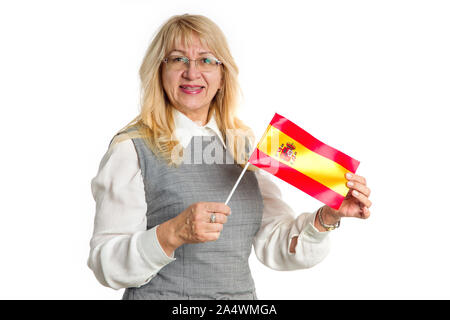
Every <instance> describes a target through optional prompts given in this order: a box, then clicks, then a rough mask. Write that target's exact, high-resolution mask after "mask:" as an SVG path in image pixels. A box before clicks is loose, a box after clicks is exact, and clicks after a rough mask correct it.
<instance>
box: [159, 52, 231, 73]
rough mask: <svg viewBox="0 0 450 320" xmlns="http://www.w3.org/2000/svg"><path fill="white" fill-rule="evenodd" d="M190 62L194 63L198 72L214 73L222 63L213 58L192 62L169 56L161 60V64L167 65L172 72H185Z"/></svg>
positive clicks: (184, 58) (185, 58)
mask: <svg viewBox="0 0 450 320" xmlns="http://www.w3.org/2000/svg"><path fill="white" fill-rule="evenodd" d="M191 61H195V65H196V66H197V68H198V70H199V71H200V72H208V71H214V70H216V68H217V66H219V65H221V64H222V62H220V61H219V60H217V59H216V58H213V57H205V58H201V59H197V60H194V59H189V58H187V57H183V56H170V57H167V58H165V59H163V62H165V63H166V64H167V67H168V68H170V70H173V71H180V70H187V69H188V68H189V64H190V63H191Z"/></svg>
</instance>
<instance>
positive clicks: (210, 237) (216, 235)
mask: <svg viewBox="0 0 450 320" xmlns="http://www.w3.org/2000/svg"><path fill="white" fill-rule="evenodd" d="M219 238H220V232H210V233H206V234H205V238H204V239H205V242H206V241H216V240H217V239H219Z"/></svg>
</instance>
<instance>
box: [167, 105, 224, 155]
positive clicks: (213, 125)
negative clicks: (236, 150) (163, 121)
mask: <svg viewBox="0 0 450 320" xmlns="http://www.w3.org/2000/svg"><path fill="white" fill-rule="evenodd" d="M172 115H173V119H174V124H175V131H174V135H175V137H176V139H177V140H178V141H179V142H180V143H181V145H182V146H183V148H186V147H187V146H188V145H189V142H190V141H191V139H192V137H193V136H214V135H215V136H218V137H219V140H220V142H221V143H222V145H223V146H224V147H225V149H226V144H225V142H224V140H223V137H222V133H221V132H220V130H219V127H218V126H217V122H216V111H215V110H213V114H212V116H211V119H209V121H208V123H207V124H205V125H204V126H201V125H199V124H198V123H196V122H194V121H192V120H191V119H189V118H188V117H187V116H186V115H185V114H184V113H182V112H180V111H179V110H177V109H175V108H173V107H172Z"/></svg>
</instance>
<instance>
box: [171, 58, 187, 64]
mask: <svg viewBox="0 0 450 320" xmlns="http://www.w3.org/2000/svg"><path fill="white" fill-rule="evenodd" d="M171 60H172V62H175V63H178V62H183V63H188V62H189V59H188V58H186V57H172V58H171Z"/></svg>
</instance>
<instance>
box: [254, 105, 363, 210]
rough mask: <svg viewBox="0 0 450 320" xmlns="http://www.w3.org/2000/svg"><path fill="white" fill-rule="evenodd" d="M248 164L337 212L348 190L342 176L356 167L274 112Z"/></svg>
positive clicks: (356, 164)
mask: <svg viewBox="0 0 450 320" xmlns="http://www.w3.org/2000/svg"><path fill="white" fill-rule="evenodd" d="M249 162H250V163H251V164H253V165H254V166H256V167H258V168H261V169H264V170H266V171H267V172H269V173H271V174H273V175H275V176H277V177H278V178H280V179H282V180H284V181H286V182H287V183H290V184H291V185H293V186H294V187H296V188H298V189H300V190H302V191H303V192H306V193H307V194H309V195H310V196H312V197H314V198H316V199H317V200H319V201H321V202H323V203H325V204H326V205H328V206H329V207H331V208H333V209H336V210H338V209H339V208H340V206H341V204H342V201H343V200H344V199H345V196H346V195H347V193H348V191H349V189H348V188H347V186H346V182H347V179H346V178H345V174H346V173H347V172H352V173H355V172H356V169H357V168H358V166H359V161H358V160H355V159H353V158H351V157H349V156H347V155H346V154H344V153H342V152H340V151H338V150H336V149H334V148H332V147H330V146H328V145H326V144H325V143H322V142H320V141H319V140H317V139H316V138H314V137H313V136H312V135H310V134H309V133H308V132H306V131H305V130H303V129H302V128H300V127H299V126H297V125H296V124H295V123H293V122H291V121H289V120H288V119H286V118H285V117H283V116H280V115H279V114H277V113H275V116H274V117H273V119H272V121H271V122H270V124H269V126H268V127H267V129H266V131H265V132H264V134H263V136H262V138H261V140H260V141H259V143H258V145H257V146H256V148H255V150H254V151H253V153H252V155H251V157H250V159H249Z"/></svg>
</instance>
